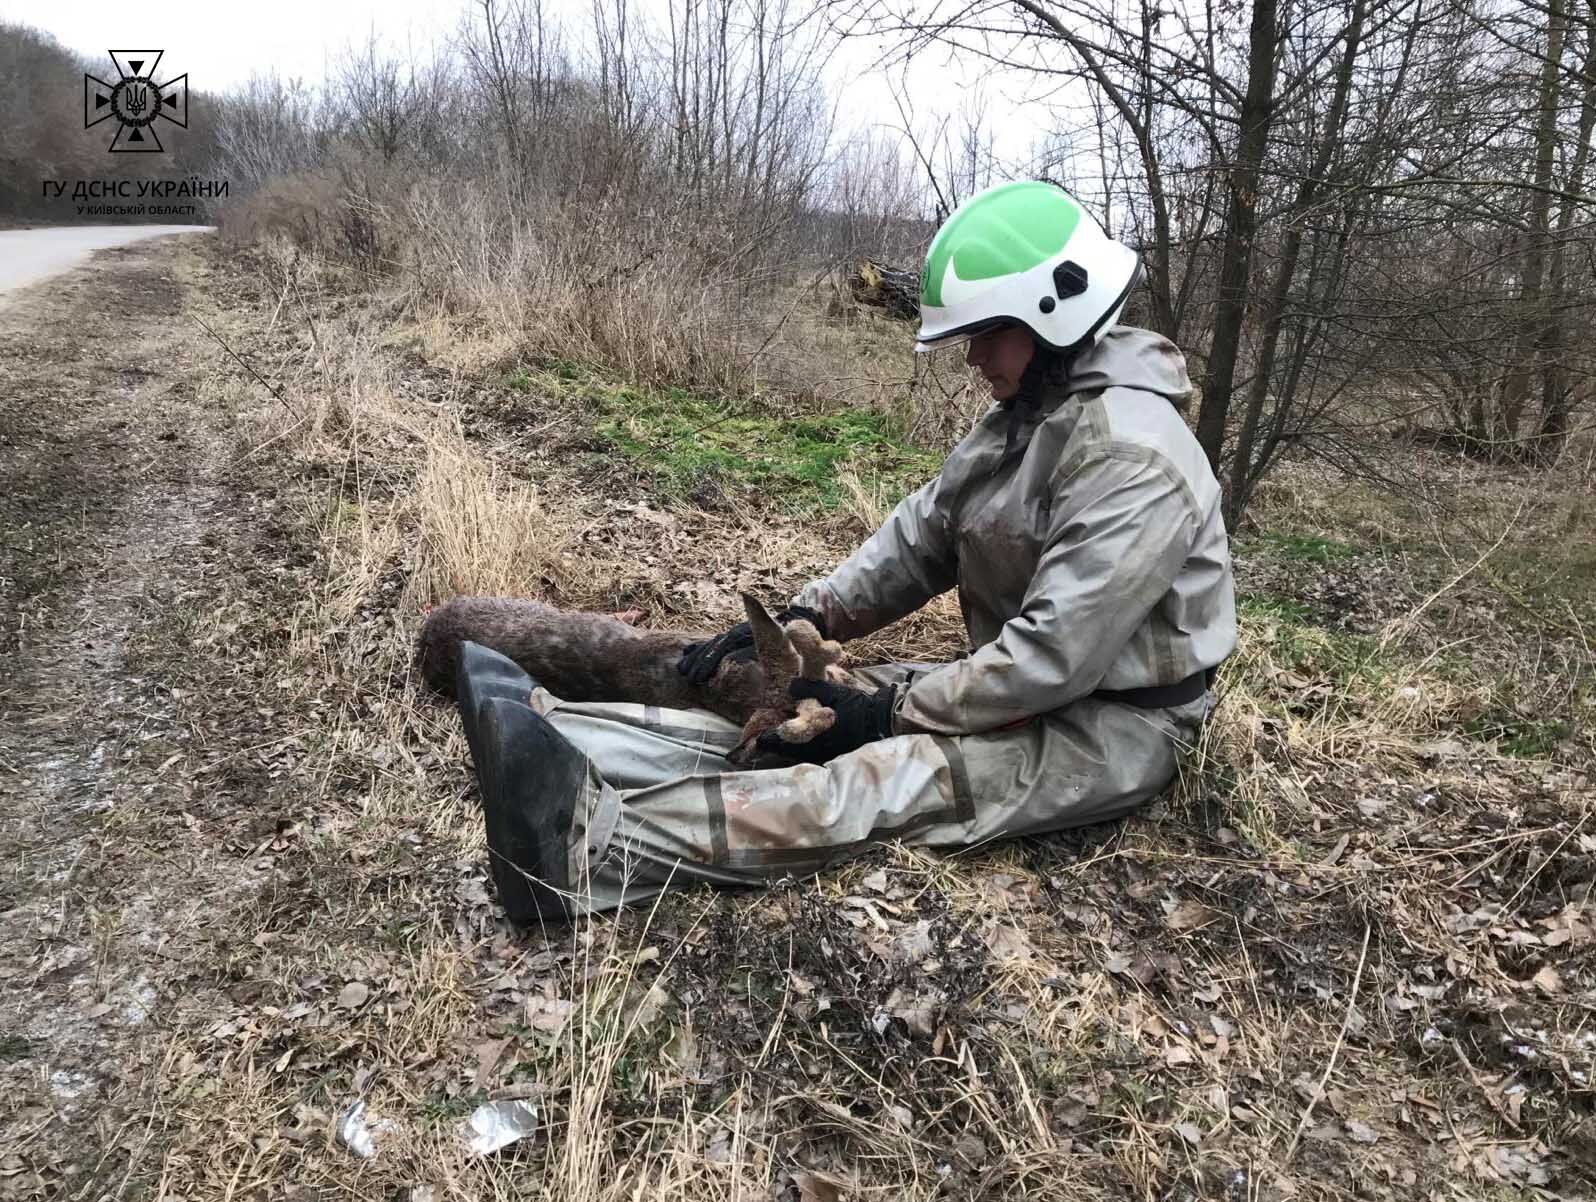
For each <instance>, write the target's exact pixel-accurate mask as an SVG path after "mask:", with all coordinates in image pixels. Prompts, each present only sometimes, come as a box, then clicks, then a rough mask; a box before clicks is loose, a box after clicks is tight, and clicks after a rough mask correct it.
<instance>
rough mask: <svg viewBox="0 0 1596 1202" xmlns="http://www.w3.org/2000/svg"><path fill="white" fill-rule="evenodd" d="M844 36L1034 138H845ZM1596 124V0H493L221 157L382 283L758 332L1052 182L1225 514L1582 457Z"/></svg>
mask: <svg viewBox="0 0 1596 1202" xmlns="http://www.w3.org/2000/svg"><path fill="white" fill-rule="evenodd" d="M854 33H871V34H874V35H877V36H885V37H886V38H887V39H889V41H890V44H893V45H895V46H896V47H897V55H898V62H899V63H900V64H901V63H902V62H904V61H909V60H912V59H913V58H914V57H915V56H917V55H921V54H923V53H925V52H927V51H928V50H929V49H930V48H932V47H933V46H936V47H938V48H939V49H948V48H951V49H952V50H954V51H955V52H956V53H957V55H958V56H959V57H960V58H961V59H962V60H963V61H964V62H965V63H973V64H979V63H987V64H989V65H990V66H991V67H992V68H993V69H994V70H998V69H1001V70H1002V71H1003V72H1004V73H1005V75H1004V79H1005V80H1013V79H1014V78H1016V76H1017V75H1019V76H1025V77H1028V78H1029V79H1030V80H1031V81H1032V84H1033V86H1032V89H1031V91H1032V94H1033V96H1034V102H1033V104H1032V105H1031V106H1030V107H1029V108H1027V109H1025V110H1022V112H1023V113H1024V117H1023V119H1024V120H1026V121H1027V122H1028V123H1029V124H1030V125H1031V126H1032V134H1033V142H1034V147H1035V150H1034V154H1033V156H1032V158H1031V160H1030V161H1027V162H1000V161H999V160H998V158H997V156H996V153H995V149H994V148H995V146H996V145H997V144H998V139H997V138H995V136H994V134H995V133H996V132H997V131H996V130H995V129H994V121H993V119H992V118H991V116H990V113H989V109H988V107H987V105H986V103H985V99H984V92H983V91H981V90H979V89H976V90H972V91H970V92H969V93H967V94H966V95H964V96H963V97H959V96H956V95H949V96H942V97H936V98H927V97H921V96H915V95H912V94H911V93H910V92H909V91H908V90H907V89H905V88H899V89H898V93H897V95H898V100H897V111H896V112H890V113H882V114H877V115H876V116H877V117H878V118H879V120H877V121H876V122H874V123H873V124H869V123H867V124H866V125H865V126H864V128H863V130H862V132H860V133H858V134H855V135H853V136H851V137H843V136H841V134H840V132H839V130H838V128H837V123H836V121H835V120H834V113H835V109H834V99H833V98H832V97H829V96H828V95H827V94H826V91H825V88H824V86H823V84H822V72H823V66H824V63H825V61H826V60H827V57H828V56H829V55H830V54H831V53H833V51H834V50H835V47H836V44H837V43H836V40H835V39H836V38H837V37H839V36H847V35H849V34H854ZM8 49H13V48H8V47H4V46H0V53H4V52H6V51H7V50H8ZM12 57H13V58H16V59H18V61H20V59H21V58H22V57H23V56H22V55H21V54H20V53H16V52H14V51H13V54H12ZM20 69H21V68H20V67H19V70H20ZM933 107H937V108H939V109H940V111H941V113H942V114H943V116H942V119H941V121H940V123H937V122H936V121H930V122H928V121H927V112H928V110H930V109H931V108H933ZM1010 119H1012V118H1010ZM894 127H896V128H894ZM1593 127H1596V0H1250V3H1247V4H1243V5H1232V6H1228V7H1222V6H1218V5H1216V4H1214V3H1213V2H1212V0H1205V2H1204V3H1202V4H1198V3H1195V2H1183V3H1181V4H1178V5H1168V4H1160V3H1158V0H985V2H980V3H975V4H971V3H968V2H967V0H966V2H962V3H954V2H953V0H828V2H827V3H826V4H825V5H823V6H821V7H818V8H817V7H814V6H812V5H811V4H809V3H808V2H807V0H669V3H668V4H667V5H665V7H664V8H663V9H661V10H659V12H658V13H657V14H656V15H655V18H654V19H651V20H645V19H644V17H643V15H642V13H641V10H640V9H639V8H638V7H637V6H636V5H635V4H634V2H633V0H593V3H592V6H591V9H590V11H589V13H588V15H587V18H586V19H585V20H583V21H577V22H574V23H572V22H570V21H568V20H567V21H562V20H558V19H556V18H555V16H554V15H553V13H552V11H551V8H550V6H549V5H548V4H547V3H546V0H472V3H471V4H470V5H468V6H467V8H466V9H465V10H464V12H463V15H462V20H461V24H460V27H459V30H458V33H457V36H456V37H455V38H454V39H453V42H452V44H451V45H450V46H448V47H446V48H444V49H442V50H440V51H439V52H438V53H436V54H435V55H433V56H432V57H431V58H430V59H426V60H422V59H419V58H417V56H415V55H414V54H412V53H410V52H407V51H406V52H401V51H398V50H395V49H392V48H389V47H386V46H384V45H383V44H381V43H380V42H378V41H377V40H376V39H373V40H371V41H369V42H368V43H367V44H366V45H364V46H361V47H358V48H352V49H351V50H350V51H348V52H347V53H346V54H345V56H344V57H343V59H342V61H341V62H340V63H339V64H338V66H337V68H336V70H335V71H334V73H333V75H332V77H331V78H330V79H328V80H326V81H324V82H323V83H322V84H320V85H319V86H315V87H310V86H307V85H304V84H302V83H297V82H293V81H280V80H257V81H255V82H254V83H253V84H252V85H251V86H250V87H248V88H245V89H242V90H240V91H238V92H237V93H235V94H233V95H231V96H229V97H227V98H226V99H225V100H224V101H221V102H218V111H217V120H216V123H215V132H214V142H215V146H216V153H217V156H218V162H219V165H220V169H221V170H222V171H223V172H224V173H225V174H226V175H227V176H228V177H229V178H231V179H232V180H233V181H234V186H235V187H236V188H240V189H259V190H260V194H261V195H262V196H267V197H270V196H272V195H276V196H277V197H278V200H279V202H280V204H279V208H280V214H279V216H282V215H284V214H290V215H291V217H292V219H291V220H289V219H288V218H287V217H284V218H283V219H284V221H285V222H286V223H287V224H288V225H290V226H292V227H293V229H294V232H296V234H297V235H298V236H302V237H305V238H308V239H311V240H316V239H320V240H322V241H323V242H325V243H327V244H328V245H331V246H334V247H336V248H338V249H341V250H342V251H344V252H345V253H347V255H348V256H349V257H350V258H351V259H352V260H353V261H356V262H358V263H359V264H360V265H361V266H363V267H364V268H366V269H369V270H373V271H394V270H408V271H411V272H413V273H415V275H416V276H417V278H418V279H422V278H425V279H427V280H429V281H443V280H450V279H454V280H460V281H466V283H465V284H462V286H467V284H468V283H469V282H468V281H467V277H468V276H469V275H470V274H471V273H472V272H475V274H476V276H477V277H479V278H480V277H491V278H496V279H502V280H512V279H515V278H517V277H516V274H515V273H516V272H532V271H543V272H545V273H549V272H557V273H560V274H561V275H562V277H563V278H565V279H567V280H569V281H575V282H576V283H575V285H574V286H575V287H577V288H579V289H581V290H585V291H586V292H587V293H590V294H591V304H593V305H598V304H599V303H600V300H601V298H602V297H603V296H604V295H606V294H607V293H608V292H613V291H614V290H615V289H616V288H620V289H622V290H623V291H624V290H625V289H626V288H628V287H632V286H633V284H634V283H636V282H637V281H643V280H648V279H651V280H652V281H653V283H654V285H657V291H660V292H661V294H662V295H663V291H664V290H665V289H666V288H667V286H668V287H671V288H675V289H677V290H678V291H679V292H680V294H682V295H704V296H707V295H708V294H709V293H710V292H711V291H715V292H717V293H720V294H735V297H733V299H732V300H731V301H729V302H728V303H726V304H724V305H723V306H722V309H721V310H719V311H720V312H721V313H722V315H723V316H724V317H725V318H726V320H727V321H729V322H732V323H734V324H735V322H736V321H737V320H740V319H741V316H742V315H745V314H746V313H747V312H748V311H749V306H748V304H747V301H748V299H749V298H756V299H757V298H758V297H759V296H760V295H761V293H762V292H763V291H765V290H768V289H769V288H771V287H774V286H776V284H777V282H778V281H780V280H783V279H786V280H788V281H790V280H791V279H792V278H793V277H795V276H796V275H797V274H798V273H799V270H800V269H805V270H812V266H811V267H808V268H806V267H805V264H810V265H813V264H816V263H818V262H820V261H822V260H823V259H824V258H825V257H826V256H833V257H835V256H839V255H843V254H868V255H871V256H875V257H885V258H887V259H889V260H896V261H898V262H913V261H914V260H915V258H916V257H917V254H918V251H919V250H920V249H921V248H923V245H924V241H925V239H926V238H927V237H928V235H929V233H930V231H931V230H932V229H933V228H934V226H935V223H936V221H937V220H939V219H940V217H941V216H943V215H945V214H946V212H947V211H948V210H949V209H950V208H951V207H952V206H953V205H955V204H956V203H958V201H959V200H960V199H962V198H963V197H965V196H967V195H969V194H970V193H971V192H973V191H974V190H976V189H978V188H979V187H982V186H984V185H985V184H987V183H990V182H994V181H995V180H997V179H1001V178H1005V177H1007V176H1010V175H1018V174H1037V175H1043V176H1045V177H1047V178H1053V179H1056V180H1057V181H1058V182H1060V183H1062V184H1064V185H1065V186H1066V187H1069V188H1070V189H1071V190H1072V191H1074V192H1076V193H1077V194H1078V195H1081V196H1082V197H1083V198H1084V199H1086V200H1087V201H1088V202H1089V203H1091V204H1093V205H1094V206H1096V208H1097V209H1098V211H1099V214H1100V216H1101V217H1102V219H1103V220H1104V222H1105V224H1106V225H1107V226H1108V227H1109V229H1110V231H1111V232H1112V233H1114V234H1115V235H1116V236H1118V237H1120V238H1122V239H1124V240H1126V241H1128V242H1131V243H1132V244H1134V245H1136V246H1137V247H1138V248H1139V249H1140V250H1141V251H1142V253H1143V257H1144V260H1145V263H1146V267H1147V279H1146V287H1145V289H1144V290H1143V292H1142V293H1141V294H1140V295H1139V296H1138V298H1137V301H1136V303H1135V308H1134V310H1133V313H1132V316H1133V317H1134V318H1135V319H1136V320H1139V321H1142V322H1143V323H1145V324H1147V325H1150V326H1152V327H1153V328H1156V329H1158V330H1160V331H1161V332H1163V333H1165V334H1167V335H1169V336H1170V337H1171V338H1172V339H1174V340H1175V341H1176V342H1177V343H1178V344H1179V345H1181V346H1182V347H1183V348H1185V349H1186V350H1187V351H1188V353H1189V354H1190V355H1191V357H1192V360H1193V363H1194V367H1195V369H1196V376H1197V378H1198V381H1199V383H1200V389H1201V401H1200V405H1199V406H1198V408H1197V410H1196V413H1195V420H1196V426H1197V431H1198V436H1199V438H1200V440H1201V441H1202V443H1203V446H1204V448H1205V449H1206V451H1207V452H1208V454H1209V457H1210V459H1211V460H1212V461H1213V463H1214V464H1215V466H1216V469H1217V470H1219V471H1220V473H1221V476H1222V479H1223V480H1224V481H1225V484H1226V489H1227V495H1228V497H1229V503H1230V511H1231V516H1232V517H1233V518H1236V517H1239V515H1240V514H1241V512H1242V511H1243V510H1244V508H1245V506H1246V503H1247V500H1248V499H1249V498H1250V497H1251V495H1252V493H1253V491H1254V490H1255V489H1256V487H1257V485H1258V483H1259V481H1260V480H1262V479H1263V478H1264V477H1265V475H1266V474H1267V473H1268V471H1269V470H1270V468H1271V467H1272V466H1273V465H1274V464H1275V463H1276V462H1277V461H1278V460H1279V458H1280V456H1281V455H1282V454H1283V453H1284V452H1285V451H1286V450H1287V449H1288V448H1298V449H1300V450H1301V451H1303V452H1305V453H1310V454H1315V455H1318V456H1321V457H1323V458H1326V459H1328V460H1330V461H1332V462H1334V463H1336V464H1338V465H1340V466H1342V467H1345V468H1346V469H1348V470H1352V471H1359V472H1376V471H1378V470H1379V468H1378V466H1377V464H1376V463H1375V462H1374V460H1373V459H1372V458H1371V456H1370V455H1369V454H1368V449H1369V447H1370V446H1371V439H1372V436H1373V435H1374V434H1375V433H1376V432H1388V431H1389V430H1390V429H1391V428H1392V427H1393V426H1400V425H1406V426H1410V427H1414V428H1416V429H1419V430H1422V431H1428V432H1429V436H1432V437H1442V438H1445V439H1448V440H1450V441H1451V442H1452V443H1453V444H1454V445H1456V446H1457V447H1459V448H1460V449H1462V450H1464V451H1466V452H1468V453H1471V454H1476V455H1480V456H1485V457H1491V458H1516V459H1524V460H1533V461H1539V462H1550V461H1553V460H1555V459H1556V458H1557V457H1558V455H1559V454H1560V453H1561V451H1562V449H1563V447H1564V446H1565V444H1566V442H1567V440H1568V438H1569V436H1570V434H1571V433H1572V432H1576V431H1578V430H1580V429H1582V428H1583V426H1584V425H1585V424H1586V423H1588V422H1589V421H1590V415H1591V411H1592V406H1591V403H1590V392H1591V379H1592V368H1593V360H1592V356H1591V354H1590V352H1589V351H1588V349H1587V347H1588V346H1589V343H1590V335H1591V326H1592V322H1591V305H1592V300H1593V296H1596V253H1593V247H1596V242H1593V239H1592V220H1591V218H1592V212H1593V210H1592V202H1591V199H1590V197H1589V196H1588V195H1587V191H1588V187H1589V185H1588V176H1589V157H1590V154H1589V146H1590V140H1591V136H1592V133H1593ZM906 132H907V133H912V135H913V136H910V137H906V136H904V134H905V133H906ZM3 136H5V137H8V138H9V139H10V140H11V141H10V142H9V143H0V149H4V151H5V152H6V153H9V154H11V155H12V156H13V157H14V156H15V155H16V154H17V153H18V149H17V147H16V146H15V143H16V142H17V140H18V138H19V134H18V133H17V132H16V131H15V128H14V127H13V128H12V129H10V130H8V131H7V133H6V134H5V135H3ZM22 153H24V154H26V153H37V152H29V151H26V150H23V151H22ZM261 211H262V212H271V211H272V207H271V206H270V205H262V206H261ZM439 286H442V285H441V284H440V285H439ZM637 286H638V287H641V284H638V285H637ZM736 297H740V298H742V299H741V300H737V299H736ZM661 303H663V302H661ZM706 312H707V310H704V309H703V308H702V306H699V307H698V308H695V309H694V314H695V316H694V320H708V319H707V318H706V317H705V313H706ZM590 316H591V315H590ZM664 317H665V315H664V314H663V311H662V317H661V319H662V320H664Z"/></svg>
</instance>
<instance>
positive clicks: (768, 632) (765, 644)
mask: <svg viewBox="0 0 1596 1202" xmlns="http://www.w3.org/2000/svg"><path fill="white" fill-rule="evenodd" d="M742 598H743V610H744V612H746V613H747V614H748V628H749V629H750V630H752V631H753V632H754V650H755V651H756V652H757V653H758V655H759V660H760V662H761V663H770V662H774V661H775V660H779V659H781V658H782V657H783V656H785V655H789V654H791V644H790V643H789V642H788V641H787V632H786V631H784V630H783V629H782V628H781V623H780V622H778V621H776V619H775V618H773V617H771V616H770V611H769V610H767V609H766V608H765V607H764V606H763V605H761V604H760V603H759V598H758V597H755V596H753V595H751V594H749V593H743V594H742Z"/></svg>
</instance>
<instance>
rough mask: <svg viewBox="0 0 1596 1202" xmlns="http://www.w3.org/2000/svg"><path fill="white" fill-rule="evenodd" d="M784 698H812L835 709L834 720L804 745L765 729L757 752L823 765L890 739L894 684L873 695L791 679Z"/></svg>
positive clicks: (842, 687) (810, 681)
mask: <svg viewBox="0 0 1596 1202" xmlns="http://www.w3.org/2000/svg"><path fill="white" fill-rule="evenodd" d="M787 695H788V696H789V697H791V698H793V699H794V700H799V699H802V698H804V697H813V698H814V699H815V700H816V701H818V702H820V704H821V705H824V706H826V707H827V708H829V709H832V710H835V711H836V713H837V720H836V722H834V723H833V724H832V727H831V729H830V730H828V731H826V732H825V733H824V734H821V735H817V736H815V737H814V738H813V739H810V740H809V742H807V743H789V742H787V740H786V739H784V738H782V737H781V736H780V735H779V734H777V733H776V732H775V731H773V730H767V731H766V732H765V733H764V734H762V735H760V736H759V740H758V745H759V750H761V751H769V752H772V753H773V754H775V755H782V756H786V757H787V758H788V759H790V760H805V761H807V762H808V763H811V764H824V763H825V762H826V761H828V760H834V759H836V758H837V757H838V756H839V755H846V754H847V753H848V752H850V751H857V750H858V749H859V748H861V747H863V746H864V745H865V744H866V743H874V742H875V741H876V740H877V739H887V738H891V737H892V706H893V702H894V701H895V700H896V699H897V695H898V687H897V686H896V685H890V684H889V685H887V686H886V687H885V688H880V689H877V690H876V691H875V692H874V693H866V692H864V691H862V690H860V689H852V688H849V687H848V686H847V685H840V684H831V683H829V682H828V681H824V680H803V679H801V678H795V679H794V680H793V682H792V683H791V684H790V685H788V686H787Z"/></svg>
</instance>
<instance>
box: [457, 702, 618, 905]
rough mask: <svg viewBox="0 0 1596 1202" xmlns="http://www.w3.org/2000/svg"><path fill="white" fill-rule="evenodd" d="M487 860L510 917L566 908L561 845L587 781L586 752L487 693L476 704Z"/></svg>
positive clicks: (526, 710)
mask: <svg viewBox="0 0 1596 1202" xmlns="http://www.w3.org/2000/svg"><path fill="white" fill-rule="evenodd" d="M477 715H478V738H479V740H480V744H479V746H480V752H479V756H480V758H478V760H477V779H478V780H479V781H480V782H481V784H482V817H483V820H484V822H485V823H486V824H487V830H488V863H489V866H490V867H491V868H492V870H493V881H494V884H495V885H497V886H498V889H499V901H500V902H501V903H502V904H503V906H504V912H505V913H506V914H507V915H508V916H509V918H510V921H511V922H513V923H516V924H517V925H519V926H528V925H530V924H532V923H534V922H536V921H537V920H539V919H542V920H543V921H546V922H547V921H564V920H565V919H567V918H569V917H570V916H571V913H572V907H571V904H570V902H569V901H568V900H567V898H566V897H565V896H564V895H566V894H569V893H570V892H571V884H572V882H571V879H570V870H569V866H568V864H569V861H568V853H569V849H570V846H571V828H572V826H573V824H574V822H575V819H576V807H577V805H578V804H579V803H580V802H581V800H582V798H583V795H584V794H585V793H586V791H587V789H588V787H589V779H590V778H589V767H588V760H587V756H585V755H583V754H582V752H580V751H578V750H577V749H576V747H574V746H573V745H572V744H571V742H570V740H569V739H567V738H566V737H565V736H564V735H562V734H560V732H559V731H557V730H555V729H554V727H553V726H551V725H550V724H549V723H548V722H547V721H545V720H544V719H543V717H542V716H541V715H539V714H537V713H535V712H534V711H533V710H532V708H531V707H530V706H528V705H526V704H524V703H523V702H521V701H519V700H507V699H503V698H494V697H490V698H488V699H487V700H485V701H484V702H483V703H482V705H481V707H480V708H479V709H478V711H477Z"/></svg>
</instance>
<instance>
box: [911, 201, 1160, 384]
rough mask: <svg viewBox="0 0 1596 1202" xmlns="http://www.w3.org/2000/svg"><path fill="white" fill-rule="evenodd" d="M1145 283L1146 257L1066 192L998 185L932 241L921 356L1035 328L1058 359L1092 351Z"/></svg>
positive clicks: (925, 273)
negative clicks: (998, 331) (1006, 328)
mask: <svg viewBox="0 0 1596 1202" xmlns="http://www.w3.org/2000/svg"><path fill="white" fill-rule="evenodd" d="M1141 274H1142V265H1141V258H1140V257H1139V256H1138V255H1137V253H1136V252H1135V251H1133V250H1132V249H1131V248H1130V247H1128V246H1124V245H1122V244H1121V243H1118V242H1115V241H1114V240H1113V239H1112V238H1110V237H1109V236H1108V235H1107V234H1105V233H1103V229H1102V227H1101V226H1100V225H1098V224H1097V222H1096V221H1095V220H1094V219H1093V217H1092V215H1091V214H1090V213H1088V212H1087V211H1086V210H1085V209H1083V208H1082V207H1081V206H1080V205H1079V204H1078V203H1076V201H1075V200H1074V198H1073V197H1071V196H1070V195H1069V193H1067V192H1065V191H1064V190H1063V189H1062V188H1060V187H1057V186H1056V185H1054V184H1047V183H1042V182H1040V181H1038V180H1022V181H1019V182H1017V183H1010V184H998V185H997V186H996V187H992V188H988V189H986V190H985V191H984V192H978V193H976V194H975V195H974V196H972V197H970V199H968V200H966V201H965V202H964V203H963V204H961V205H960V206H959V207H958V208H956V209H954V210H953V213H952V215H951V216H949V218H948V219H947V221H945V222H944V223H943V225H942V228H941V229H939V230H938V231H937V235H936V237H935V238H933V239H932V240H931V249H930V250H928V251H927V252H926V258H925V268H924V270H922V271H921V273H920V332H919V334H917V335H916V336H915V350H918V351H928V350H931V349H932V348H934V347H939V346H951V345H953V344H955V343H959V342H964V341H966V340H967V339H969V338H970V337H972V336H973V335H975V334H978V333H980V332H981V331H982V330H984V329H987V328H989V327H991V326H993V325H996V324H998V323H1001V322H1017V323H1019V324H1021V325H1024V326H1027V327H1029V329H1030V331H1031V333H1032V334H1034V335H1035V336H1036V338H1037V341H1039V342H1041V343H1042V344H1043V345H1045V346H1048V347H1051V348H1053V349H1054V350H1058V351H1065V352H1073V351H1076V350H1082V349H1084V348H1085V347H1086V346H1088V345H1089V344H1091V343H1092V342H1095V341H1096V340H1097V338H1098V337H1099V336H1100V335H1101V334H1102V332H1103V331H1104V330H1106V329H1107V328H1108V327H1109V326H1111V325H1113V324H1114V321H1115V320H1116V319H1117V318H1118V317H1119V314H1120V310H1122V309H1123V308H1124V307H1125V301H1126V300H1127V299H1128V298H1129V296H1130V293H1131V289H1132V288H1134V287H1135V286H1136V283H1137V281H1138V280H1140V279H1141Z"/></svg>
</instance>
